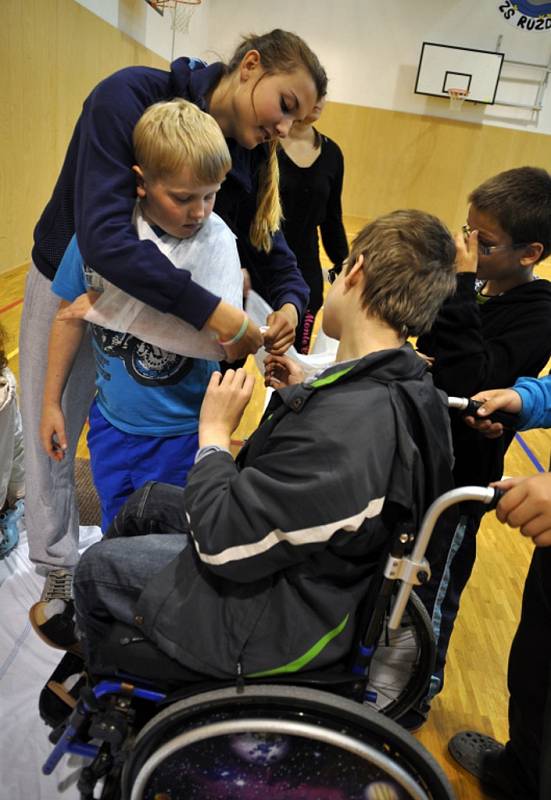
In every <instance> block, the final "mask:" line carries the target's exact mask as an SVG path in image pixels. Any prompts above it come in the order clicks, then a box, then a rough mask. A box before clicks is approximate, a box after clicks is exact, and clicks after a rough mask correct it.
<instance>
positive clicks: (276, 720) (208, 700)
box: [122, 686, 453, 800]
mask: <svg viewBox="0 0 551 800" xmlns="http://www.w3.org/2000/svg"><path fill="white" fill-rule="evenodd" d="M122 798H123V800H166V799H167V798H170V800H199V799H200V800H238V798H239V800H244V799H245V798H246V800H272V798H274V800H275V798H277V800H309V798H317V800H325V799H326V800H333V798H335V800H452V798H453V794H452V792H451V789H450V787H449V784H448V782H447V780H446V778H445V776H444V774H443V773H442V771H441V770H440V768H439V767H438V765H437V764H436V762H435V761H434V760H433V759H432V757H431V756H430V755H429V754H428V753H427V752H426V750H424V748H423V747H422V746H421V745H420V744H419V743H418V742H417V741H416V740H415V739H413V737H412V736H411V735H410V734H408V733H407V732H406V731H404V730H403V729H402V728H400V727H399V726H398V725H396V723H394V722H392V721H391V720H388V719H386V718H385V717H383V716H382V715H381V714H378V713H376V712H374V711H372V710H371V709H369V708H366V707H365V706H362V705H360V704H359V703H355V702H353V701H351V700H346V699H344V698H342V697H337V696H335V695H331V694H329V693H327V692H320V691H317V690H313V689H306V688H302V687H294V686H246V687H245V688H244V689H243V690H242V691H237V690H236V688H235V687H231V688H225V689H219V690H216V691H212V692H206V693H203V694H200V695H196V696H195V697H190V698H186V699H185V700H180V701H177V702H175V703H174V704H173V705H171V706H169V707H167V708H166V709H164V710H163V711H161V712H160V713H159V714H157V715H156V716H155V717H154V718H153V719H152V720H150V722H149V723H148V724H147V725H146V726H145V727H144V728H143V729H142V731H141V732H140V733H139V734H138V736H137V738H136V740H135V743H134V747H133V748H132V750H131V752H130V754H129V757H128V759H127V761H126V763H125V765H124V769H123V777H122Z"/></svg>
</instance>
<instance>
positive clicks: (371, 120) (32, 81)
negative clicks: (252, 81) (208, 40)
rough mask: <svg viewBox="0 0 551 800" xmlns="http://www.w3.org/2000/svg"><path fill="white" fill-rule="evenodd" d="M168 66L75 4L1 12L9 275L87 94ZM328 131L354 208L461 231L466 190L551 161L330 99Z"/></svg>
mask: <svg viewBox="0 0 551 800" xmlns="http://www.w3.org/2000/svg"><path fill="white" fill-rule="evenodd" d="M131 64H146V65H151V66H159V67H165V66H166V62H165V61H164V59H161V58H160V57H159V56H157V55H155V54H154V53H152V52H150V51H148V50H147V49H146V48H145V47H142V46H141V45H139V44H138V43H137V42H135V41H134V40H132V39H130V38H129V37H127V36H125V35H124V34H122V33H121V32H120V31H118V30H116V29H115V28H113V27H112V26H110V25H108V24H107V23H106V22H104V21H103V20H101V19H99V18H98V17H96V16H95V15H94V14H92V13H90V12H89V11H87V10H86V9H84V8H82V6H80V5H78V4H77V3H76V2H74V0H25V2H20V3H14V2H12V3H7V2H5V3H2V4H1V8H0V68H1V73H0V74H1V75H2V79H1V84H0V98H1V101H2V114H1V115H0V141H1V142H2V149H1V151H0V219H1V220H2V223H1V226H2V232H1V234H0V272H1V271H3V270H6V269H10V268H13V267H14V266H17V265H18V264H21V263H24V262H25V261H27V260H28V258H29V256H30V251H31V246H32V230H33V227H34V225H35V222H36V220H37V218H38V216H39V215H40V212H41V210H42V208H43V207H44V204H45V203H46V202H47V200H48V198H49V196H50V194H51V191H52V188H53V185H54V182H55V179H56V177H57V174H58V172H59V168H60V165H61V162H62V159H63V156H64V154H65V150H66V147H67V143H68V141H69V138H70V136H71V132H72V130H73V126H74V123H75V121H76V119H77V117H78V114H79V112H80V108H81V105H82V102H83V100H84V98H85V97H86V95H87V94H88V93H89V91H90V90H91V89H92V88H93V86H94V85H95V84H96V83H97V82H98V81H99V80H101V79H102V78H103V77H105V76H106V75H109V74H110V73H111V72H113V71H115V70H116V69H119V68H120V67H123V66H128V65H131ZM320 128H321V130H323V131H324V132H325V133H327V134H328V135H329V136H331V137H332V138H334V139H335V140H336V141H337V142H338V143H339V144H340V146H341V147H342V149H343V152H344V155H345V160H346V176H345V188H344V197H343V199H344V211H345V213H346V214H348V215H349V216H357V217H361V218H373V217H374V216H377V215H378V214H381V213H383V212H385V211H389V210H392V209H395V208H398V207H417V208H423V209H425V210H427V211H432V212H434V213H436V214H437V215H438V216H440V217H442V219H444V220H445V221H446V222H447V223H448V225H450V226H451V227H452V228H456V227H458V226H459V225H460V224H461V223H462V222H463V220H464V217H465V208H466V197H467V195H468V193H469V191H470V190H471V189H473V188H474V187H475V186H476V185H477V184H479V183H480V182H481V181H482V180H484V179H485V178H486V177H488V176H489V175H492V174H494V173H496V172H499V171H500V170H502V169H507V168H509V167H512V166H519V165H521V164H526V163H530V164H535V165H540V166H544V167H546V168H549V166H550V165H551V137H549V136H545V135H543V134H534V133H527V132H524V131H516V130H515V131H514V130H510V129H506V128H495V127H490V126H481V125H474V124H468V123H464V122H461V120H460V118H458V120H457V121H455V120H447V119H441V118H436V117H423V116H417V115H413V114H405V113H401V112H395V111H386V110H382V109H376V108H366V107H361V106H353V105H347V104H343V103H329V104H328V105H327V107H326V109H325V111H324V116H323V119H322V121H321V123H320Z"/></svg>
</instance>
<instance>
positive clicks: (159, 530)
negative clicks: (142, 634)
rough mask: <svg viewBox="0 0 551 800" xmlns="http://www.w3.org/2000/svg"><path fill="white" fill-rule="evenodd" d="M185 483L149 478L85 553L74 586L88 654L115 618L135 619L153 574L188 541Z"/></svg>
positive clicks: (76, 605)
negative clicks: (144, 591)
mask: <svg viewBox="0 0 551 800" xmlns="http://www.w3.org/2000/svg"><path fill="white" fill-rule="evenodd" d="M187 531H188V524H187V520H186V516H185V512H184V506H183V489H181V488H180V487H177V486H169V485H168V484H164V483H148V484H146V485H145V486H144V487H142V488H141V489H139V490H138V491H137V492H134V494H133V495H131V496H130V497H129V499H128V501H127V502H126V504H125V505H124V507H123V508H122V509H121V511H120V512H119V513H118V514H117V516H116V518H115V520H114V522H113V525H111V527H110V528H109V531H108V533H107V537H106V538H105V539H103V540H102V541H101V542H98V543H97V544H94V545H92V547H90V548H89V549H88V550H86V552H85V553H84V555H83V556H82V557H81V559H80V561H79V563H78V565H77V569H76V571H75V575H74V582H73V591H74V597H75V610H76V618H77V625H78V629H79V631H80V634H81V638H82V645H83V648H84V651H85V655H86V656H87V658H88V659H91V658H92V655H93V652H94V651H95V649H96V648H97V646H98V644H99V642H100V641H101V640H102V638H103V637H104V636H105V633H106V631H107V629H108V628H109V626H110V625H111V623H112V621H113V620H114V619H115V620H119V621H120V622H124V623H126V624H128V625H132V624H134V605H135V602H136V600H137V599H138V597H139V596H140V594H141V592H142V591H143V589H144V588H145V586H146V584H147V582H148V581H149V580H150V578H151V577H152V576H153V575H155V574H157V573H158V572H160V571H161V570H162V569H164V567H166V566H167V565H168V564H169V563H170V562H171V561H173V560H174V559H175V558H176V557H177V556H178V555H179V554H180V553H181V552H182V550H183V549H184V548H185V547H187V545H188V535H187Z"/></svg>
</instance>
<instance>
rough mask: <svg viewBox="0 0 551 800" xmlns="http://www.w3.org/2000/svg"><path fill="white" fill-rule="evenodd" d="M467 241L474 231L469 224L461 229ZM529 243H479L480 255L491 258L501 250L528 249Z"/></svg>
mask: <svg viewBox="0 0 551 800" xmlns="http://www.w3.org/2000/svg"><path fill="white" fill-rule="evenodd" d="M461 230H462V231H463V236H464V238H465V241H467V240H468V238H469V236H470V234H471V233H472V232H473V229H472V228H471V226H470V225H469V224H468V223H465V225H463V227H462V228H461ZM528 244H529V242H513V243H512V244H481V242H479V243H478V255H480V256H491V255H492V253H497V252H499V251H500V250H518V249H519V248H521V247H528Z"/></svg>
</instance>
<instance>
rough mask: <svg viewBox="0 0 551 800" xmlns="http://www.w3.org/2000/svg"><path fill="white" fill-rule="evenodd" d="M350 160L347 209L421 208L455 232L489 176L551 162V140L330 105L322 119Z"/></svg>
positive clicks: (362, 212)
mask: <svg viewBox="0 0 551 800" xmlns="http://www.w3.org/2000/svg"><path fill="white" fill-rule="evenodd" d="M319 127H320V130H322V131H323V132H324V133H326V134H327V135H328V136H330V137H331V138H332V139H334V140H335V141H336V142H338V144H339V145H340V147H341V148H342V150H343V153H344V158H345V185H344V193H343V205H344V211H345V213H346V214H349V215H353V216H357V217H364V218H365V217H367V218H369V219H372V218H373V217H375V216H377V215H379V214H382V213H384V212H386V211H392V210H394V209H396V208H421V209H424V210H425V211H430V212H432V213H434V214H436V215H437V216H439V217H441V218H442V219H443V220H444V221H445V222H446V223H447V224H448V225H450V226H451V227H452V228H453V229H455V228H457V227H458V226H460V225H461V224H462V223H463V222H464V220H465V210H466V206H467V196H468V194H469V192H470V191H472V189H474V188H475V187H476V186H477V185H478V184H480V183H481V182H482V181H483V180H485V179H486V178H488V177H490V176H491V175H494V174H496V173H497V172H501V171H502V170H504V169H510V168H511V167H518V166H522V165H525V164H529V165H531V166H540V167H544V168H546V169H550V167H551V137H550V136H546V135H544V134H536V133H525V132H524V131H516V130H511V129H508V128H496V127H490V126H489V125H474V124H471V123H466V122H461V121H460V119H458V120H457V121H455V120H448V119H442V118H437V117H426V116H418V115H414V114H405V113H402V112H397V111H386V110H383V109H377V108H366V107H362V106H353V105H346V104H344V103H328V104H327V106H326V108H325V110H324V112H323V118H322V119H321V121H320V124H319Z"/></svg>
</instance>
